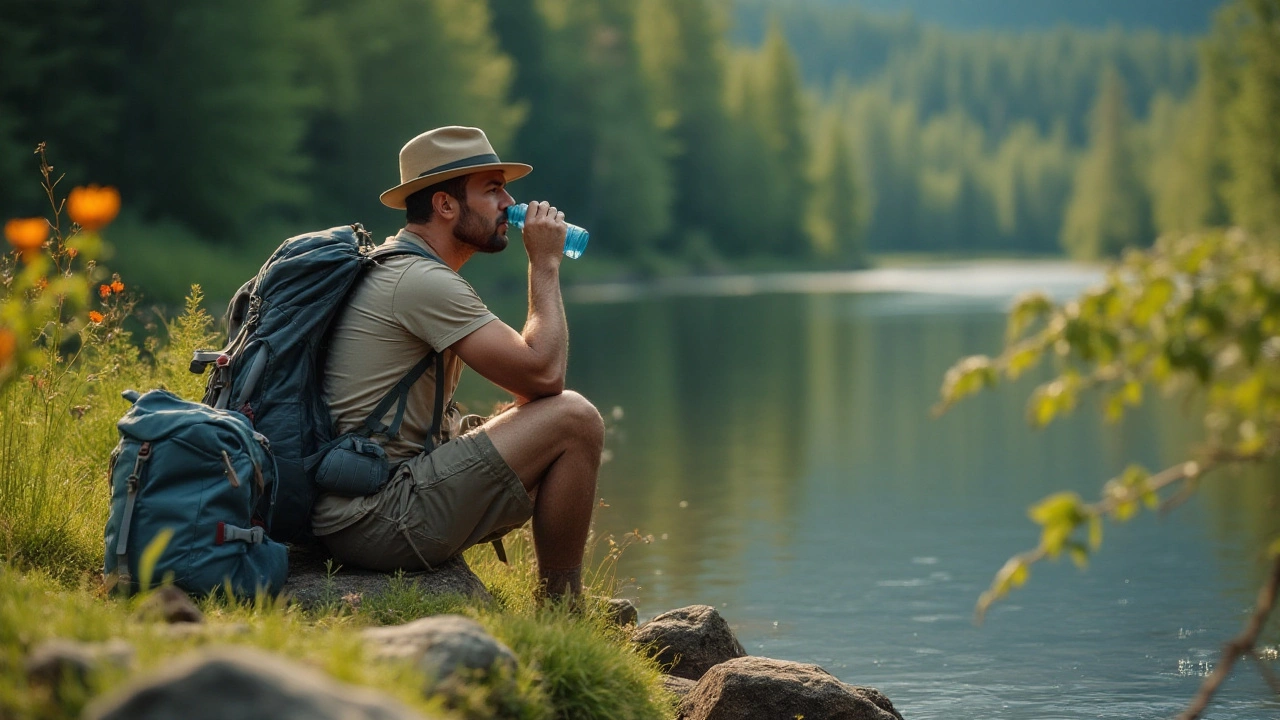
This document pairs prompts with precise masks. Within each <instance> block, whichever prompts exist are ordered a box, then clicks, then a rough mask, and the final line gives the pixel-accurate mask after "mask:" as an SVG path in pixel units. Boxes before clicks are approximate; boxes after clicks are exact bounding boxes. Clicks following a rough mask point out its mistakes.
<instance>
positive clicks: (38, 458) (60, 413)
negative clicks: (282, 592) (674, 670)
mask: <svg viewBox="0 0 1280 720" xmlns="http://www.w3.org/2000/svg"><path fill="white" fill-rule="evenodd" d="M126 281H128V278H126ZM201 304H202V297H201V296H200V294H199V292H196V293H194V294H193V295H192V296H191V297H189V298H188V301H187V308H186V312H185V313H183V314H182V315H180V316H179V317H177V318H175V319H173V320H170V321H164V320H162V319H159V318H155V319H153V320H152V321H150V322H147V323H143V328H144V330H143V331H141V332H142V334H145V335H146V336H147V337H145V338H144V339H143V340H142V342H141V343H137V342H135V340H136V339H135V338H132V337H130V336H129V334H128V333H126V332H124V331H123V330H122V329H120V328H119V327H107V326H84V325H83V323H80V324H77V323H74V322H73V323H69V324H67V325H65V328H67V329H68V330H73V331H74V332H69V333H68V337H69V338H70V341H66V342H61V343H46V348H45V350H46V352H45V353H44V354H43V356H42V357H43V358H44V359H43V361H42V362H39V363H36V364H34V365H31V366H29V367H27V368H26V369H25V370H24V371H23V377H19V378H17V379H15V380H14V381H12V382H10V383H8V384H7V385H5V386H4V387H2V388H0V717H31V718H72V717H77V716H78V715H79V714H80V711H81V709H82V708H83V707H84V705H85V704H86V703H87V702H90V701H91V700H92V698H94V697H95V696H99V695H101V694H103V693H107V692H110V691H111V690H112V689H113V688H116V687H118V686H119V685H120V684H121V683H123V682H125V681H127V680H129V679H131V678H132V677H136V676H141V675H145V674H146V673H147V671H148V670H150V669H153V668H158V667H161V666H164V665H166V664H168V663H169V662H170V661H171V659H172V658H174V657H176V656H179V655H182V654H185V653H188V652H190V651H193V650H195V649H196V648H198V647H200V646H202V645H205V644H207V643H209V642H214V641H215V640H210V639H209V638H210V637H212V638H216V642H217V643H220V644H227V643H229V644H244V645H253V646H256V647H259V648H262V649H265V650H268V651H272V652H276V653H280V654H282V655H285V656H288V657H289V658H292V659H293V660H295V661H297V662H301V663H303V664H307V665H311V666H314V667H316V668H318V669H320V670H322V671H324V672H327V673H329V674H330V675H332V676H333V677H334V678H336V679H338V680H340V681H343V682H348V683H352V684H356V685H364V686H369V687H373V688H376V689H379V690H382V691H385V692H387V693H389V694H391V695H393V696H395V697H397V698H398V699H400V700H402V701H403V702H405V703H406V704H408V705H410V706H412V707H415V708H419V709H421V710H423V711H428V712H435V713H437V714H441V715H444V716H451V717H458V718H487V717H510V718H522V719H531V720H532V719H540V718H592V717H596V718H624V719H626V718H635V719H636V720H644V719H648V718H662V717H670V716H671V714H672V704H671V702H672V698H671V696H670V695H668V694H667V693H665V692H664V691H663V690H662V689H661V682H660V675H659V673H658V669H657V667H656V666H655V665H654V664H653V663H652V661H650V660H648V659H645V658H643V657H641V656H640V655H638V654H636V653H635V652H633V651H632V650H631V649H630V647H629V646H628V644H627V642H626V635H625V633H624V632H623V631H621V630H619V629H618V628H616V627H613V626H611V625H610V624H609V623H608V622H607V620H606V619H605V616H604V609H603V607H601V606H597V605H590V604H589V606H588V607H587V608H586V611H585V612H583V613H582V614H576V615H575V614H570V613H568V612H566V611H565V610H564V609H563V608H556V607H550V608H540V607H538V606H537V604H536V603H534V602H533V600H532V598H533V588H534V584H535V572H534V563H533V559H532V549H531V542H530V539H529V537H528V534H527V532H525V531H520V532H517V533H514V534H513V535H512V536H510V539H509V540H508V541H507V546H508V551H509V555H510V557H511V564H510V565H509V566H508V565H504V564H502V563H499V562H498V561H497V559H496V557H495V556H494V553H493V552H492V551H491V550H490V548H488V547H487V546H485V547H481V548H474V549H472V550H471V551H469V552H468V554H467V559H468V562H469V563H470V564H471V565H472V567H473V569H474V570H475V571H476V573H477V574H478V575H479V576H480V577H481V579H482V580H483V581H484V582H485V584H486V586H488V587H489V588H490V589H491V591H492V593H493V595H494V598H495V600H494V601H493V602H492V603H479V602H477V601H474V600H468V599H464V598H459V597H440V596H427V595H423V594H422V593H421V592H420V591H418V590H417V589H416V587H415V586H414V585H412V584H411V583H409V582H404V581H394V582H392V584H391V586H390V588H389V589H388V590H387V591H386V592H384V593H382V594H381V595H377V596H369V597H365V598H362V599H361V601H360V602H359V603H358V604H356V605H354V606H353V605H352V604H351V603H348V602H342V601H340V600H338V599H335V601H334V602H331V603H329V604H327V605H325V606H323V607H321V608H319V609H316V610H312V611H304V610H302V609H301V608H299V607H297V606H291V605H286V604H284V603H281V602H276V601H271V600H268V599H265V598H264V599H260V601H259V602H257V603H248V602H242V603H237V602H234V601H228V600H225V599H205V600H204V601H202V610H203V611H204V612H205V613H206V618H207V622H208V624H209V625H210V626H211V628H212V629H211V632H210V633H209V634H208V635H207V636H206V637H175V636H173V635H171V634H169V633H167V632H165V630H164V628H163V627H161V626H159V625H157V624H154V623H149V622H141V621H138V620H136V619H132V618H133V616H134V613H135V611H136V608H137V605H138V603H139V602H140V600H141V599H140V598H132V599H121V598H115V597H104V596H103V595H102V593H101V589H100V581H99V573H100V569H101V567H102V556H103V539H102V532H103V527H104V525H105V523H106V519H107V514H108V502H109V495H110V493H109V488H108V486H107V468H108V463H109V457H110V453H111V450H112V448H113V447H114V446H115V443H116V441H117V434H116V430H115V422H116V420H118V419H119V417H120V416H121V415H122V414H123V413H124V411H125V410H126V408H127V404H126V402H125V401H124V400H122V399H121V398H120V391H121V390H123V389H125V388H135V389H139V390H147V389H150V388H153V387H165V388H167V389H169V390H172V391H174V392H176V393H177V394H179V395H181V396H183V397H187V398H196V397H199V396H200V394H201V391H202V389H203V378H201V377H197V376H194V375H192V374H190V373H189V372H188V371H187V369H186V366H187V362H188V360H189V358H190V351H191V350H192V349H194V348H197V347H213V346H216V345H218V344H219V343H218V338H216V337H214V336H213V334H212V327H213V322H212V319H211V318H210V317H209V316H208V315H207V314H206V313H204V312H203V311H202V310H201ZM108 325H109V324H108ZM77 328H79V329H77ZM55 345H56V347H55ZM139 345H140V346H141V348H142V349H141V350H139ZM602 547H606V546H602ZM619 549H620V546H618V545H617V544H616V543H613V542H612V541H610V542H609V544H608V545H607V549H606V550H605V551H604V552H603V557H602V558H601V559H600V560H599V564H598V565H595V566H593V568H592V570H591V571H590V572H589V573H588V584H589V586H590V592H591V593H593V594H596V595H602V596H607V595H609V594H611V591H612V590H613V587H614V585H613V576H612V572H611V569H612V566H613V563H614V562H615V561H616V558H617V553H618V552H619ZM445 612H453V613H461V614H464V615H468V616H470V617H473V618H475V619H476V620H477V621H478V622H480V623H481V624H482V625H484V626H485V627H486V628H487V629H488V630H489V631H490V632H491V633H493V635H494V636H495V637H497V638H498V639H499V640H501V641H503V642H505V643H506V644H507V645H509V646H510V647H511V648H512V649H513V650H514V651H515V653H516V655H517V657H518V658H519V659H520V665H519V670H518V671H517V673H516V675H515V677H506V678H503V677H493V678H483V679H476V680H475V681H474V682H472V683H470V684H469V685H467V686H466V687H465V689H464V690H462V691H459V692H458V693H456V694H455V696H453V697H452V700H450V701H446V699H445V698H444V697H442V696H440V695H436V696H434V697H431V698H424V697H423V694H422V688H423V684H424V682H425V679H424V677H423V676H422V675H421V674H420V673H419V672H418V671H417V670H416V669H414V668H412V667H410V666H407V665H388V664H385V663H374V662H371V661H370V660H369V659H368V658H367V657H366V656H365V653H364V650H363V647H362V644H361V641H360V638H359V635H358V631H359V629H360V628H362V627H367V626H372V625H383V624H393V623H401V622H407V621H409V620H413V619H416V618H419V617H423V616H425V615H432V614H438V613H445ZM232 625H243V626H247V627H248V632H242V633H226V634H220V633H219V632H218V630H217V629H218V628H219V627H229V626H232ZM50 638H67V639H74V640H83V641H103V640H107V639H110V638H122V639H124V640H126V641H129V642H130V643H132V644H133V646H134V648H135V650H136V653H137V655H136V662H135V667H134V669H133V670H132V671H130V672H128V673H125V672H121V671H116V670H106V671H103V672H101V673H99V674H98V675H95V676H93V677H91V678H90V679H89V682H88V685H87V686H86V687H79V686H68V687H65V688H63V690H64V692H60V693H56V694H54V693H50V692H48V691H47V690H46V689H42V688H38V687H31V686H29V685H28V683H27V681H26V678H25V675H24V670H23V660H24V658H25V657H26V655H27V653H28V652H29V651H30V650H31V648H32V647H34V646H35V645H36V644H37V643H39V642H40V641H42V640H46V639H50ZM55 695H56V697H55Z"/></svg>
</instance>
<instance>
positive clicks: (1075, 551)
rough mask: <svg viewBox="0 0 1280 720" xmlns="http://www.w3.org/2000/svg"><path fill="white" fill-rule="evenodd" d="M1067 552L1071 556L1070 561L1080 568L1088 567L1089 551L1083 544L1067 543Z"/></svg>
mask: <svg viewBox="0 0 1280 720" xmlns="http://www.w3.org/2000/svg"><path fill="white" fill-rule="evenodd" d="M1067 553H1068V554H1069V555H1070V556H1071V562H1073V563H1075V564H1076V567H1078V568H1080V569H1081V570H1083V569H1085V568H1087V567H1089V551H1088V549H1086V548H1085V546H1083V545H1081V544H1080V543H1078V542H1073V543H1069V544H1068V545H1067Z"/></svg>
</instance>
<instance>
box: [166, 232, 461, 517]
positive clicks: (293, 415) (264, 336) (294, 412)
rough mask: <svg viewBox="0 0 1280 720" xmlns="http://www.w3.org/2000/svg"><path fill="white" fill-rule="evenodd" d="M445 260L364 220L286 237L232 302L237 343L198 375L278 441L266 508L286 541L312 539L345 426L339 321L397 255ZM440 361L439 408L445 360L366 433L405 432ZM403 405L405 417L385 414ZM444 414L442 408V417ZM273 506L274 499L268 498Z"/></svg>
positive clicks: (404, 384)
mask: <svg viewBox="0 0 1280 720" xmlns="http://www.w3.org/2000/svg"><path fill="white" fill-rule="evenodd" d="M402 254H412V255H418V256H421V257H425V258H428V259H432V260H436V258H433V257H432V256H431V255H430V254H428V253H426V252H425V251H424V250H422V249H420V248H418V247H417V246H415V245H412V244H409V243H404V242H392V243H388V244H386V245H384V246H382V247H381V248H377V249H375V248H374V245H373V242H372V239H371V238H370V235H369V233H368V232H367V231H366V230H365V229H364V228H363V227H361V226H360V225H348V226H340V227H335V228H330V229H328V230H323V231H320V232H314V233H307V234H303V235H298V236H296V237H292V238H289V239H288V240H285V241H284V243H282V244H281V245H280V247H279V248H278V249H277V250H276V251H275V252H274V253H273V254H272V255H271V257H270V258H269V259H268V260H267V262H266V264H264V265H263V266H262V269H261V270H259V271H258V274H257V275H256V276H255V277H254V278H252V279H251V280H249V281H248V282H247V283H245V284H244V286H242V287H241V288H240V290H239V291H238V292H237V293H236V294H235V296H234V297H233V298H232V300H231V304H230V306H229V307H228V308H227V323H228V339H227V345H226V347H224V348H223V349H222V350H217V351H210V352H197V353H196V354H195V357H194V359H193V360H192V363H191V370H192V372H196V373H203V372H205V370H206V369H207V368H208V367H209V366H211V365H212V366H213V372H212V373H211V374H210V376H209V380H208V383H207V385H206V390H205V396H204V402H205V403H206V404H207V405H209V406H211V407H213V408H216V409H230V410H235V411H237V412H239V413H240V414H242V415H244V416H245V417H247V418H249V420H250V421H251V422H252V423H253V427H254V429H255V430H257V431H258V432H259V433H262V434H263V435H265V436H266V437H267V438H268V439H269V440H270V442H271V452H272V454H273V455H274V456H275V461H276V466H277V468H278V473H279V475H278V478H279V479H278V487H277V488H276V491H275V494H274V499H273V502H272V506H271V507H270V508H269V512H268V508H266V507H260V508H259V512H258V514H259V515H261V516H262V517H263V518H265V519H266V522H267V532H268V534H269V535H270V536H271V537H272V538H274V539H276V540H279V541H281V542H297V541H305V540H307V539H309V538H310V536H311V506H312V504H313V502H314V500H315V496H316V486H315V482H314V478H315V472H316V469H317V465H318V464H319V458H320V456H321V455H323V453H324V451H325V450H326V449H327V448H329V447H331V446H332V445H333V442H334V440H335V434H336V433H335V430H334V426H333V422H332V420H331V419H330V416H329V406H328V404H327V403H326V402H325V399H324V385H323V370H324V368H323V365H324V349H325V343H326V341H327V339H328V331H329V326H330V325H331V324H332V323H333V321H334V319H335V318H336V317H337V314H338V311H339V310H341V309H342V307H343V306H344V305H345V304H346V299H347V296H348V294H349V293H350V292H351V290H352V289H353V288H354V287H355V284H356V282H357V281H358V280H359V279H360V277H362V276H363V274H364V272H365V271H366V270H367V269H368V268H369V267H371V266H373V265H374V264H375V263H377V262H380V261H381V260H382V259H384V258H387V257H391V256H393V255H402ZM432 362H434V363H435V364H436V381H437V389H436V390H437V392H436V395H437V399H438V400H437V405H439V399H442V398H443V395H444V392H443V387H442V386H441V385H442V383H443V380H444V372H443V367H442V366H443V357H442V356H441V355H440V354H438V353H435V352H432V353H429V354H428V355H427V356H426V357H424V358H423V359H422V361H421V362H419V363H418V365H417V366H415V367H414V368H413V369H412V370H410V371H409V373H408V374H406V375H405V377H404V378H403V379H402V380H401V381H400V382H399V383H397V384H396V386H395V387H394V388H393V389H392V390H391V391H390V392H389V393H388V394H387V396H386V397H385V398H384V399H383V401H382V402H381V403H380V404H379V405H378V409H377V410H375V411H374V414H373V415H371V416H370V418H369V419H368V420H366V422H365V426H366V427H365V430H364V434H365V436H366V437H368V436H369V435H373V434H382V435H386V436H392V435H395V433H396V432H397V431H398V429H399V424H400V420H401V419H402V417H403V414H404V407H405V402H406V401H407V397H408V391H409V386H411V385H412V384H413V383H414V382H415V381H416V380H417V379H418V378H419V377H420V376H421V375H422V374H423V373H424V372H425V371H426V369H427V367H428V365H429V364H430V363H432ZM392 406H396V415H395V420H394V421H393V422H392V423H391V424H390V425H384V424H382V422H381V419H382V418H383V417H385V415H386V414H387V413H388V412H389V411H390V409H391V408H392ZM440 417H441V412H440V408H439V407H437V408H436V420H435V422H436V423H439V421H440ZM264 502H265V500H264Z"/></svg>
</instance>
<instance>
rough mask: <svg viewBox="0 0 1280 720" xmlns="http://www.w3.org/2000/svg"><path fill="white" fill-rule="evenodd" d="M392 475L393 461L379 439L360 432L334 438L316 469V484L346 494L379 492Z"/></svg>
mask: <svg viewBox="0 0 1280 720" xmlns="http://www.w3.org/2000/svg"><path fill="white" fill-rule="evenodd" d="M390 478H391V463H390V462H389V461H388V460H387V453H386V451H384V450H383V449H382V446H381V445H379V444H378V443H376V442H374V441H372V440H370V439H369V438H367V437H365V436H363V435H360V434H358V433H347V434H346V435H343V436H342V437H339V438H338V439H337V440H334V441H333V447H331V448H329V451H328V452H326V453H325V455H324V459H322V460H321V461H320V467H319V469H318V470H316V485H317V486H319V487H320V489H322V490H324V491H325V492H329V493H333V494H334V495H342V496H344V497H363V496H365V495H372V494H374V493H376V492H377V491H378V490H379V489H380V488H381V487H382V486H383V485H385V484H386V482H387V480H389V479H390Z"/></svg>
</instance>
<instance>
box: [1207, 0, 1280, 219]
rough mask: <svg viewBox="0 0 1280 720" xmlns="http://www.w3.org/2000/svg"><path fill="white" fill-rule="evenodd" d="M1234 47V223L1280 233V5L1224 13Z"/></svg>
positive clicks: (1244, 6)
mask: <svg viewBox="0 0 1280 720" xmlns="http://www.w3.org/2000/svg"><path fill="white" fill-rule="evenodd" d="M1220 22H1221V24H1223V25H1226V26H1227V28H1228V30H1229V32H1230V33H1231V35H1233V36H1234V42H1233V43H1231V44H1230V45H1229V46H1225V43H1220V44H1219V47H1218V52H1221V53H1223V55H1224V56H1226V57H1227V58H1228V60H1227V62H1228V63H1229V65H1228V67H1229V70H1228V71H1229V72H1231V73H1232V81H1233V82H1232V87H1233V89H1234V97H1233V98H1232V99H1231V101H1230V104H1229V105H1227V108H1226V122H1225V124H1226V129H1227V143H1226V150H1227V158H1228V162H1229V165H1230V168H1231V176H1230V178H1229V179H1228V181H1227V184H1226V187H1225V191H1224V194H1225V195H1226V199H1227V204H1228V205H1229V206H1230V208H1231V215H1232V218H1233V219H1234V220H1235V221H1236V222H1238V223H1240V224H1241V225H1243V226H1245V227H1247V228H1250V229H1252V230H1254V231H1257V232H1276V231H1280V0H1247V1H1246V2H1237V3H1235V4H1234V5H1233V6H1230V7H1228V8H1227V9H1226V10H1224V11H1223V17H1222V19H1221V21H1220Z"/></svg>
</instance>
